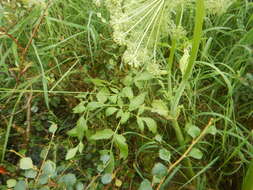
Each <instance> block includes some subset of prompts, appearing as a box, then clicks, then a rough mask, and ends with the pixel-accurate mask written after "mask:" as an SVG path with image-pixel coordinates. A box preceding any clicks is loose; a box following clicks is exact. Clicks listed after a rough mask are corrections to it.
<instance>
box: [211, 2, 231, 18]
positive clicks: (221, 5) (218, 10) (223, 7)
mask: <svg viewBox="0 0 253 190" xmlns="http://www.w3.org/2000/svg"><path fill="white" fill-rule="evenodd" d="M234 2H235V0H206V10H207V12H208V13H209V14H217V15H221V14H223V13H225V12H226V11H227V9H228V8H229V7H230V6H231V5H232V4H233V3H234Z"/></svg>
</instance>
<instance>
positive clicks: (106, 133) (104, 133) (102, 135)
mask: <svg viewBox="0 0 253 190" xmlns="http://www.w3.org/2000/svg"><path fill="white" fill-rule="evenodd" d="M113 134H114V132H113V131H112V130H111V129H104V130H101V131H97V132H96V133H95V134H94V135H92V136H91V137H90V139H92V140H101V139H109V138H111V137H112V135H113Z"/></svg>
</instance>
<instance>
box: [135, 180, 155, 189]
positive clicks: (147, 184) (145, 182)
mask: <svg viewBox="0 0 253 190" xmlns="http://www.w3.org/2000/svg"><path fill="white" fill-rule="evenodd" d="M138 190H153V188H152V184H151V182H150V181H149V180H147V179H144V180H143V181H142V182H141V185H140V187H139V188H138Z"/></svg>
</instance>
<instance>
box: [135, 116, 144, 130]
mask: <svg viewBox="0 0 253 190" xmlns="http://www.w3.org/2000/svg"><path fill="white" fill-rule="evenodd" d="M136 121H137V124H138V127H139V129H140V130H141V132H142V133H143V131H144V123H143V120H142V118H140V117H137V120H136Z"/></svg>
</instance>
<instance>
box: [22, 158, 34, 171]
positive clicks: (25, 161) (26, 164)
mask: <svg viewBox="0 0 253 190" xmlns="http://www.w3.org/2000/svg"><path fill="white" fill-rule="evenodd" d="M20 168H21V169H23V170H29V169H32V168H33V161H32V159H31V158H30V157H25V158H21V159H20Z"/></svg>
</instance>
